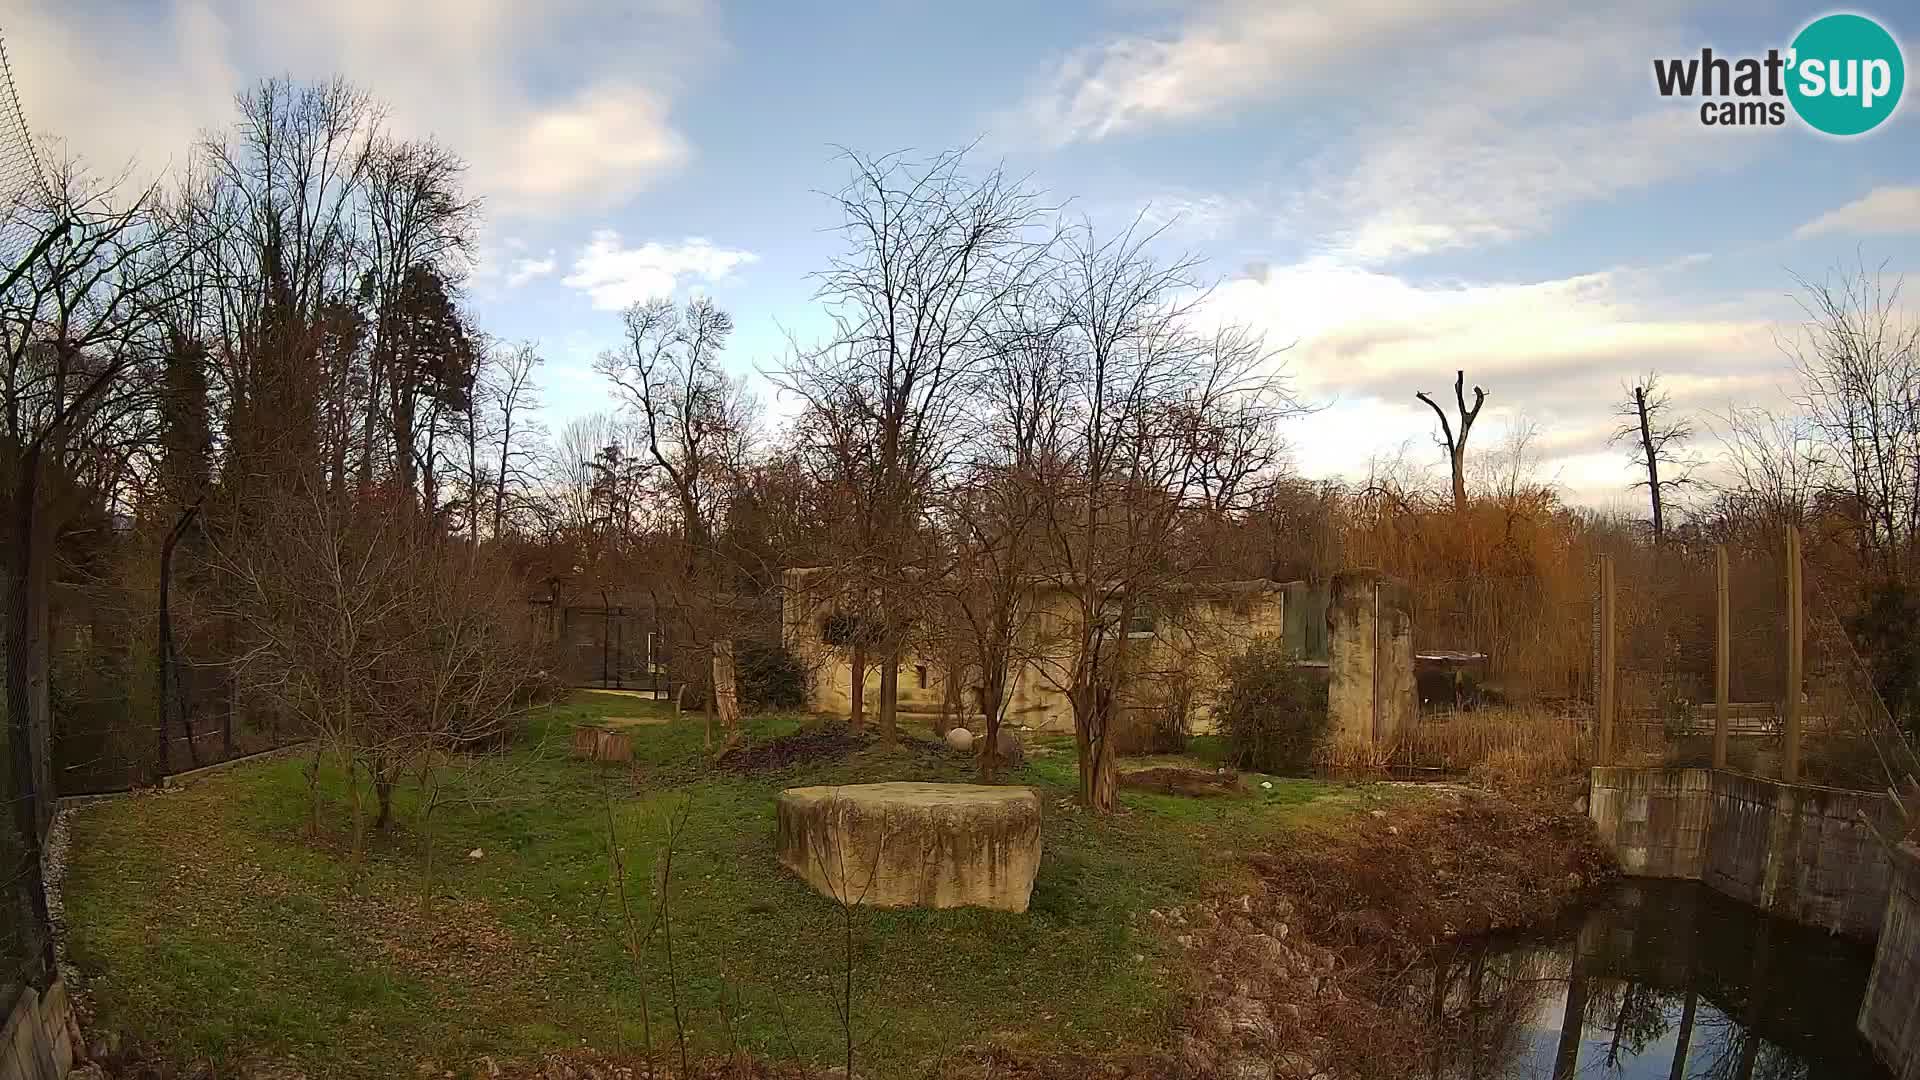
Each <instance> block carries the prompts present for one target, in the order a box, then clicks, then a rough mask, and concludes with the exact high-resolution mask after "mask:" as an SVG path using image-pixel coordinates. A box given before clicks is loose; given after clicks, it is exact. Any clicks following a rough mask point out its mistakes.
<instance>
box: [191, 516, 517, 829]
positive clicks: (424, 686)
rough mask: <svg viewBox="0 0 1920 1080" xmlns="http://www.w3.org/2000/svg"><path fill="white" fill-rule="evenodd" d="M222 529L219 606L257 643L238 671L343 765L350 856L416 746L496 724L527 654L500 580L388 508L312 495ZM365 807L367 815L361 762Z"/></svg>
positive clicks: (431, 530)
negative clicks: (371, 803)
mask: <svg viewBox="0 0 1920 1080" xmlns="http://www.w3.org/2000/svg"><path fill="white" fill-rule="evenodd" d="M269 498H271V499H272V504H271V505H272V513H271V514H270V515H269V516H267V517H265V518H264V519H263V523H262V524H261V525H259V526H257V527H255V528H252V529H248V530H232V531H229V532H228V533H226V534H225V535H223V536H222V537H221V538H220V542H219V545H218V547H217V549H216V551H215V560H216V563H217V565H218V566H219V568H220V571H221V572H222V574H223V575H224V576H225V577H226V578H227V580H228V586H229V587H228V589H227V590H226V593H225V595H226V596H227V597H228V603H229V604H230V605H231V607H230V611H229V614H230V615H231V616H232V617H233V618H235V619H236V620H238V621H240V622H242V623H243V624H244V625H245V626H246V627H247V628H248V630H249V631H250V632H251V639H252V641H253V642H254V643H255V644H254V646H253V648H252V649H251V651H250V652H249V653H248V655H247V656H246V657H245V658H244V667H245V669H246V671H247V673H248V676H249V678H250V679H251V681H252V682H253V683H254V685H255V686H256V688H257V689H259V690H261V691H264V692H266V693H267V694H269V695H270V696H271V697H272V698H273V699H274V700H276V701H277V702H278V703H279V704H280V705H281V706H282V707H283V708H284V709H285V710H286V711H287V712H288V713H289V714H290V715H292V716H294V717H296V718H298V719H299V720H300V721H301V723H302V726H303V727H304V729H305V730H307V731H308V732H310V733H312V735H313V736H314V737H315V738H316V739H317V740H318V741H319V742H320V744H321V745H322V747H323V748H325V749H327V750H330V751H332V752H334V753H336V754H337V755H338V756H339V757H340V759H341V761H342V763H343V764H345V765H346V766H347V768H348V770H349V774H350V783H349V788H348V791H349V794H350V796H351V798H352V806H353V825H354V839H355V852H356V854H357V853H358V852H359V851H360V843H361V840H362V838H363V833H364V830H365V828H366V827H367V825H369V824H371V826H372V827H373V828H375V829H381V828H385V827H386V826H387V824H388V823H389V822H390V821H391V818H392V812H393V789H394V785H395V783H396V782H397V781H398V780H399V779H400V778H401V777H403V776H405V775H406V774H407V773H408V771H409V770H410V769H412V768H413V767H414V766H415V764H416V763H417V762H418V761H420V760H421V758H422V756H423V755H431V754H433V753H436V752H449V751H457V750H461V749H464V748H469V747H472V746H474V745H476V744H479V743H482V742H484V741H485V740H488V739H490V738H493V737H495V736H497V735H499V734H501V733H503V732H504V731H505V730H506V725H507V724H508V723H509V722H510V721H511V720H512V719H513V717H515V716H516V715H518V712H519V710H520V707H521V705H522V704H523V703H524V701H525V695H524V690H525V688H526V686H527V685H528V683H529V682H530V681H531V680H532V678H533V676H534V673H533V667H534V664H535V663H536V661H535V659H534V651H533V650H532V649H531V648H530V647H529V646H528V643H527V642H526V641H525V640H524V639H523V631H524V627H525V619H524V618H523V617H522V616H520V615H519V613H518V612H517V611H516V609H515V606H514V604H515V601H516V600H517V597H514V596H513V595H511V588H510V582H511V579H510V577H509V576H508V575H507V574H505V573H503V572H502V571H501V568H500V567H498V566H496V565H493V564H491V563H490V562H489V561H488V557H487V556H485V555H483V554H481V553H479V552H477V551H476V550H475V549H474V548H473V547H472V546H471V545H469V544H464V543H456V542H452V541H450V540H449V539H448V538H447V537H446V536H445V535H444V533H442V532H441V531H440V530H439V529H438V528H436V527H434V526H433V525H431V524H429V523H425V522H423V521H421V520H420V519H418V518H417V517H414V516H411V515H408V514H406V513H404V512H396V511H397V509H398V508H397V507H394V506H384V507H383V506H378V505H366V504H346V503H343V502H341V501H339V500H334V499H331V498H328V497H326V496H325V495H324V494H322V493H318V492H313V491H309V492H288V493H283V494H281V495H278V496H271V497H269ZM362 771H364V772H365V773H366V776H367V778H368V780H369V781H370V782H371V787H372V790H373V793H374V796H375V799H376V803H377V813H376V815H375V816H374V818H373V819H372V821H371V822H370V823H369V822H368V821H367V819H366V815H365V811H364V804H363V796H362V789H361V787H360V781H359V777H360V773H361V772H362Z"/></svg>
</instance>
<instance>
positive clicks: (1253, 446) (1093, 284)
mask: <svg viewBox="0 0 1920 1080" xmlns="http://www.w3.org/2000/svg"><path fill="white" fill-rule="evenodd" d="M1153 239H1154V236H1153V235H1152V234H1142V233H1139V232H1136V231H1133V230H1129V231H1126V232H1123V233H1121V234H1119V235H1118V236H1116V237H1113V238H1110V239H1101V238H1100V237H1099V236H1098V235H1097V234H1096V232H1095V231H1094V229H1093V227H1092V226H1091V225H1083V226H1081V227H1079V228H1077V229H1075V230H1073V231H1072V232H1070V233H1069V234H1068V236H1067V238H1066V240H1065V242H1064V244H1063V245H1062V247H1061V250H1060V256H1059V260H1058V264H1057V268H1056V270H1055V276H1054V280H1053V282H1052V286H1053V289H1054V290H1055V291H1054V294H1053V295H1054V303H1055V304H1056V310H1057V312H1058V316H1057V317H1058V327H1059V329H1058V335H1057V337H1056V339H1055V341H1056V342H1057V346H1058V351H1059V356H1060V359H1061V362H1062V364H1063V366H1064V368H1065V371H1066V375H1065V386H1064V389H1063V392H1062V394H1061V398H1060V407H1059V411H1058V413H1057V419H1052V420H1049V421H1048V423H1050V424H1056V425H1057V426H1058V430H1059V432H1060V435H1059V446H1060V449H1059V452H1058V454H1057V456H1056V458H1055V460H1053V461H1051V462H1049V463H1048V464H1047V470H1046V474H1047V480H1048V485H1049V488H1050V492H1049V495H1048V498H1047V504H1046V510H1045V516H1044V522H1045V532H1046V544H1047V556H1048V567H1047V571H1046V577H1047V579H1048V585H1049V586H1050V587H1051V588H1052V589H1054V590H1057V592H1058V594H1059V595H1061V596H1063V597H1064V598H1065V603H1066V608H1067V610H1066V611H1065V612H1064V613H1063V614H1065V615H1066V616H1067V617H1066V619H1065V620H1064V627H1063V629H1062V632H1061V633H1060V634H1059V635H1057V640H1056V641H1054V642H1053V643H1051V644H1050V645H1049V646H1048V647H1047V650H1046V651H1048V652H1050V653H1051V655H1049V656H1047V657H1045V658H1044V660H1042V662H1041V663H1042V666H1043V668H1044V669H1046V670H1048V671H1049V672H1050V677H1051V678H1053V679H1054V680H1055V681H1056V682H1057V684H1058V685H1060V686H1061V687H1062V688H1063V689H1065V690H1066V692H1067V696H1068V700H1069V702H1070V703H1071V706H1072V709H1073V716H1074V734H1075V741H1076V744H1077V748H1078V752H1079V765H1080V795H1081V799H1082V801H1083V802H1084V803H1085V804H1086V805H1087V806H1088V807H1089V808H1091V809H1093V810H1095V811H1098V812H1102V813H1104V812H1107V811H1110V810H1111V809H1112V808H1113V804H1114V792H1115V786H1116V777H1115V760H1116V756H1115V748H1114V745H1113V725H1114V722H1115V720H1116V719H1117V716H1118V710H1119V708H1120V704H1121V702H1120V696H1121V693H1122V691H1123V689H1124V688H1125V686H1126V684H1127V682H1128V680H1129V676H1130V674H1131V670H1132V667H1133V665H1134V664H1135V662H1136V661H1137V660H1138V658H1139V652H1140V649H1141V647H1142V646H1143V645H1144V642H1143V641H1141V640H1138V639H1140V638H1142V637H1150V636H1152V634H1153V632H1154V631H1153V630H1152V629H1151V624H1152V623H1153V622H1154V619H1155V617H1156V614H1157V613H1158V612H1163V611H1165V612H1170V611H1171V609H1172V608H1173V607H1175V606H1176V605H1177V602H1178V601H1177V598H1176V594H1177V593H1178V592H1179V589H1178V587H1177V586H1179V585H1180V584H1182V583H1184V582H1187V581H1189V580H1190V579H1192V578H1193V577H1194V576H1195V575H1196V574H1197V573H1200V572H1201V571H1202V570H1203V569H1204V568H1205V566H1206V565H1207V564H1208V562H1209V559H1210V557H1211V554H1210V552H1209V550H1208V548H1207V545H1206V544H1205V543H1204V542H1202V538H1203V537H1204V535H1205V533H1206V530H1204V529H1201V528H1198V527H1197V526H1198V524H1199V523H1200V522H1202V521H1204V520H1206V519H1207V518H1209V517H1210V516H1211V515H1214V514H1218V513H1224V512H1229V511H1231V510H1232V509H1234V508H1236V507H1237V505H1238V504H1239V503H1240V501H1241V500H1242V499H1243V497H1244V496H1245V495H1246V494H1247V493H1248V488H1249V485H1250V482H1252V481H1254V480H1256V479H1257V478H1259V477H1260V475H1261V474H1262V473H1263V472H1265V471H1266V470H1267V469H1268V468H1269V467H1270V466H1271V465H1273V464H1274V463H1275V462H1276V461H1277V459H1278V452H1279V446H1278V443H1277V441H1276V440H1275V438H1274V431H1273V424H1274V421H1275V419H1276V418H1277V417H1278V416H1279V415H1280V414H1281V413H1283V412H1284V411H1286V410H1287V409H1289V408H1290V407H1291V399H1290V398H1289V397H1288V396H1287V395H1286V394H1285V393H1284V392H1283V388H1282V387H1281V385H1280V384H1279V383H1278V382H1277V375H1276V369H1277V360H1276V357H1275V354H1274V353H1273V352H1272V351H1271V350H1269V349H1268V348H1267V347H1266V345H1265V343H1264V342H1263V341H1262V340H1261V339H1260V338H1259V337H1257V336H1254V335H1251V334H1248V333H1247V332H1245V331H1243V330H1239V329H1234V328H1226V329H1222V330H1219V331H1217V332H1214V333H1206V332H1202V331H1199V330H1197V329H1196V328H1195V327H1194V326H1193V325H1192V323H1193V321H1194V320H1193V314H1194V307H1195V305H1196V304H1197V303H1198V302H1199V299H1198V297H1200V296H1202V295H1203V293H1201V292H1200V291H1199V290H1197V289H1196V288H1195V283H1194V281H1193V276H1192V273H1193V263H1192V262H1191V261H1179V262H1174V263H1171V264H1162V263H1159V262H1157V261H1156V260H1155V259H1153V258H1152V256H1151V255H1150V254H1149V253H1148V248H1149V246H1150V244H1151V242H1152V240H1153ZM1143 628H1144V629H1143Z"/></svg>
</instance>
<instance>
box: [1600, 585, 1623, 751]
mask: <svg viewBox="0 0 1920 1080" xmlns="http://www.w3.org/2000/svg"><path fill="white" fill-rule="evenodd" d="M1618 662H1619V652H1618V648H1617V642H1616V641H1615V626H1614V596H1613V556H1611V555H1602V556H1600V671H1599V679H1600V685H1599V688H1598V690H1597V692H1596V694H1595V698H1596V701H1595V704H1596V705H1597V706H1598V710H1599V714H1600V715H1599V716H1598V717H1597V719H1598V721H1599V726H1600V739H1599V741H1600V746H1599V748H1598V757H1599V763H1600V764H1602V765H1611V764H1613V752H1614V735H1615V732H1614V728H1615V727H1616V722H1617V720H1618V713H1619V700H1618V693H1617V684H1618V680H1617V678H1616V665H1617V664H1618Z"/></svg>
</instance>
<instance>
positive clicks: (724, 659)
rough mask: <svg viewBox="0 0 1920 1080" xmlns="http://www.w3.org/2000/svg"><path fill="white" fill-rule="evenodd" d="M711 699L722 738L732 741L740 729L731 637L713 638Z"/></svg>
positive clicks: (737, 689)
mask: <svg viewBox="0 0 1920 1080" xmlns="http://www.w3.org/2000/svg"><path fill="white" fill-rule="evenodd" d="M713 699H714V710H715V713H716V715H718V717H719V720H720V731H721V733H722V738H723V739H724V740H725V741H727V742H732V741H733V739H734V736H735V734H736V733H737V732H738V731H739V729H740V691H739V687H738V686H737V685H736V684H735V682H734V674H733V640H732V639H731V638H715V639H714V642H713Z"/></svg>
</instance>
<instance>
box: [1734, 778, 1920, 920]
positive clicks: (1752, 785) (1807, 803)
mask: <svg viewBox="0 0 1920 1080" xmlns="http://www.w3.org/2000/svg"><path fill="white" fill-rule="evenodd" d="M1886 811H1887V800H1886V797H1885V796H1884V795H1869V794H1866V793H1865V792H1858V791H1842V790H1839V789H1837V788H1824V787H1813V786H1810V785H1805V784H1800V785H1795V784H1783V783H1780V782H1779V781H1777V780H1767V779H1764V778H1761V777H1757V776H1745V775H1742V774H1739V773H1731V772H1716V773H1714V774H1713V812H1712V818H1713V827H1712V829H1711V831H1710V833H1709V839H1708V844H1707V849H1708V850H1707V865H1706V872H1705V874H1704V875H1703V876H1702V877H1701V880H1702V881H1704V882H1706V883H1707V885H1708V886H1709V887H1711V888H1712V889H1713V890H1714V891H1716V892H1719V893H1723V894H1725V895H1727V896H1731V897H1733V898H1734V899H1736V900H1742V901H1745V902H1746V903H1749V904H1752V905H1753V906H1755V907H1757V908H1760V909H1762V910H1764V911H1771V912H1773V913H1774V914H1776V915H1780V916H1782V917H1784V918H1787V919H1791V920H1793V921H1794V922H1797V923H1802V924H1804V925H1807V926H1817V927H1820V928H1821V929H1823V930H1827V931H1830V932H1832V933H1836V934H1845V935H1846V936H1848V937H1854V938H1862V939H1865V940H1868V941H1871V940H1873V939H1874V938H1875V937H1877V936H1878V935H1879V933H1880V924H1881V920H1882V918H1883V917H1884V916H1885V914H1886V910H1887V893H1888V890H1889V889H1890V887H1891V882H1892V865H1891V864H1890V863H1889V862H1888V860H1887V857H1886V854H1885V849H1884V848H1883V847H1882V845H1881V844H1880V841H1879V840H1878V839H1876V838H1875V837H1874V835H1873V833H1872V831H1871V830H1869V829H1867V828H1866V827H1865V826H1863V825H1862V824H1861V823H1860V819H1859V815H1861V814H1866V815H1868V816H1869V817H1870V818H1871V819H1874V820H1878V819H1879V817H1880V816H1881V815H1883V814H1885V813H1886Z"/></svg>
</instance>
